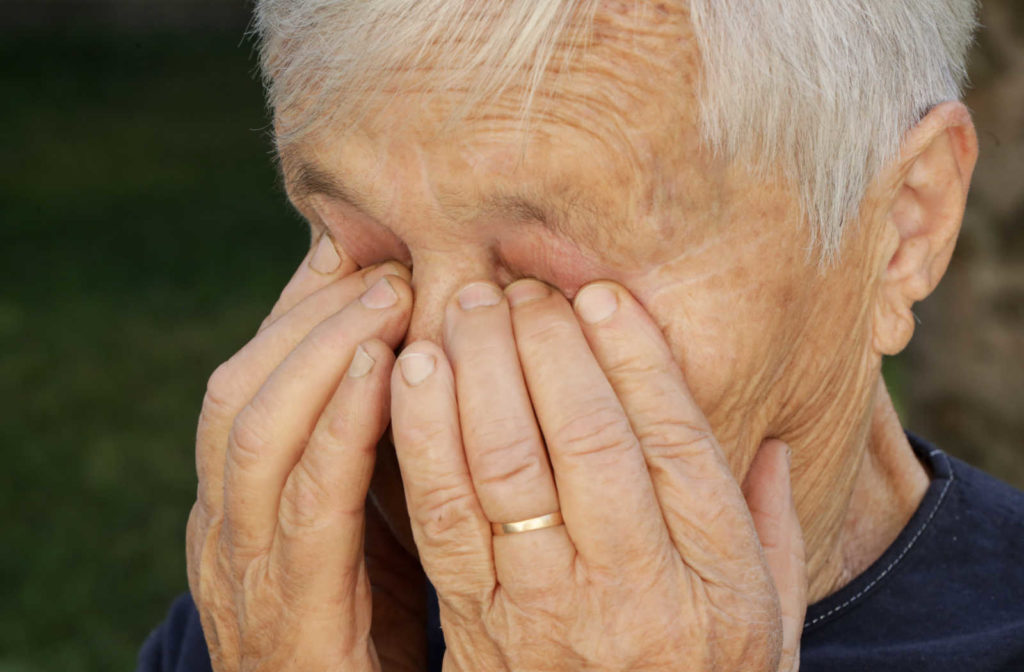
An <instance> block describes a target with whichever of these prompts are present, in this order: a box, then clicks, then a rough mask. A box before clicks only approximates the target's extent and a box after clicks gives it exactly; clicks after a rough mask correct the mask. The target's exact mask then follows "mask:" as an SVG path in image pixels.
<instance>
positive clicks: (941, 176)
mask: <svg viewBox="0 0 1024 672" xmlns="http://www.w3.org/2000/svg"><path fill="white" fill-rule="evenodd" d="M977 158H978V138H977V135H976V134H975V131H974V124H973V123H972V122H971V115H970V112H968V111H967V108H966V107H965V106H964V105H963V104H962V103H960V102H947V103H942V104H940V105H938V106H936V107H935V108H933V109H932V110H931V111H930V112H929V113H928V115H927V116H925V118H924V119H922V120H921V122H920V123H919V124H918V125H917V126H915V127H914V128H913V129H911V130H910V132H909V133H907V135H906V136H905V138H904V141H903V145H902V147H901V151H900V157H899V159H898V160H897V161H896V162H895V163H894V164H892V165H891V166H890V167H889V168H887V169H886V170H884V171H883V173H882V175H881V176H880V177H882V179H883V183H885V184H887V185H888V187H889V188H888V190H887V193H889V194H890V197H889V203H888V207H883V208H882V209H881V212H882V213H883V217H884V221H883V222H882V229H883V230H882V232H881V236H880V240H883V241H885V243H884V244H883V246H882V249H881V253H882V255H883V258H882V259H881V262H882V263H881V264H880V267H881V277H880V278H879V284H878V291H877V294H876V297H875V301H876V305H875V320H874V325H873V326H874V334H873V336H874V345H875V349H876V351H877V352H878V353H879V354H881V355H895V354H896V353H898V352H900V351H901V350H903V348H905V347H906V346H907V343H909V342H910V337H911V336H913V334H914V314H913V312H912V309H913V306H914V303H916V302H918V301H921V300H922V299H924V298H925V297H927V296H928V295H929V294H931V293H932V291H933V290H934V289H935V286H936V285H938V284H939V280H941V279H942V276H943V275H944V274H945V272H946V267H947V266H948V265H949V259H950V257H951V256H952V255H953V248H954V247H955V246H956V239H957V236H958V235H959V233H960V224H961V222H962V221H963V215H964V207H965V206H966V204H967V190H968V188H969V186H970V183H971V174H972V173H973V172H974V164H975V161H976V160H977Z"/></svg>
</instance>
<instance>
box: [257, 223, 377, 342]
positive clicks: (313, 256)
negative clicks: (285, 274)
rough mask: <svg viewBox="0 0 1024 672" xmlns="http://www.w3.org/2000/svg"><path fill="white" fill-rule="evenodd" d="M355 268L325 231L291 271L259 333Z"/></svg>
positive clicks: (354, 264)
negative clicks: (293, 271) (293, 270)
mask: <svg viewBox="0 0 1024 672" xmlns="http://www.w3.org/2000/svg"><path fill="white" fill-rule="evenodd" d="M358 268H359V267H358V266H357V265H356V263H355V262H354V261H352V258H351V257H349V256H348V255H347V254H345V252H344V251H343V250H342V249H341V247H340V246H339V245H338V244H337V243H336V242H335V241H334V238H333V236H331V234H330V233H329V232H327V231H324V232H323V233H321V234H320V237H319V238H317V239H316V240H315V241H314V242H313V245H312V247H310V249H309V252H308V253H306V256H305V257H304V258H303V260H302V263H301V264H299V267H298V268H297V269H295V273H294V274H293V275H292V277H291V280H289V281H288V284H287V285H285V287H284V289H283V290H282V291H281V296H280V297H278V299H277V302H276V303H274V307H273V308H271V310H270V314H269V315H268V316H267V318H266V319H265V320H263V324H261V325H260V328H259V331H263V330H264V329H266V328H267V327H268V326H270V325H271V324H273V323H274V322H275V321H276V320H277V318H279V317H281V316H282V315H284V314H285V313H287V312H288V311H289V310H291V309H292V308H294V307H295V305H296V304H298V303H299V302H300V301H302V300H303V299H304V298H306V297H307V296H309V295H310V294H313V293H314V292H316V291H318V290H320V289H323V288H324V287H326V286H327V285H329V284H331V283H332V282H334V281H335V280H337V279H339V278H343V277H345V276H346V275H349V274H351V273H354V272H355V271H356V270H357V269H358Z"/></svg>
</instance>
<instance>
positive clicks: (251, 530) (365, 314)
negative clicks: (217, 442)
mask: <svg viewBox="0 0 1024 672" xmlns="http://www.w3.org/2000/svg"><path fill="white" fill-rule="evenodd" d="M411 304H412V290H411V289H410V288H409V286H408V285H407V284H405V283H404V282H402V281H401V280H399V279H398V278H395V277H387V278H381V279H380V280H379V281H377V283H376V284H374V285H373V286H372V287H371V288H370V289H368V290H366V292H364V293H363V295H362V296H361V297H360V299H359V300H358V301H354V302H352V303H350V304H349V305H347V306H346V307H345V308H343V309H342V310H341V311H340V312H338V313H337V314H336V315H334V316H332V317H331V318H329V319H327V320H326V321H324V322H322V323H321V324H320V325H318V326H317V327H316V328H314V329H313V330H312V331H311V332H310V333H309V335H308V336H306V338H305V339H303V341H302V343H301V344H299V346H298V347H296V348H295V349H294V350H293V351H292V352H291V353H290V354H289V355H288V356H287V357H286V358H285V360H284V361H283V362H282V363H281V365H280V366H279V367H278V368H277V369H275V370H274V372H273V373H272V374H270V377H269V378H268V379H267V382H266V383H264V385H263V386H262V387H261V388H260V390H259V392H257V393H256V396H255V397H253V399H252V401H250V402H249V403H248V404H247V405H246V406H245V407H244V408H243V409H242V410H241V411H240V412H239V413H238V415H237V416H236V418H235V422H234V424H233V425H232V428H231V432H230V434H229V436H228V449H227V457H226V460H225V467H224V497H225V499H224V515H225V522H226V534H225V538H226V541H227V544H228V546H227V547H228V548H229V549H230V550H231V551H232V553H233V555H234V556H235V557H236V558H237V560H238V562H241V563H244V562H245V561H246V558H247V556H249V555H252V554H257V553H261V552H263V551H264V550H266V549H267V548H269V546H270V542H271V540H272V538H273V535H274V530H275V528H276V526H277V514H278V507H279V499H280V495H281V490H282V488H283V487H284V483H285V479H286V478H287V476H288V474H289V472H291V470H292V467H294V466H295V463H296V462H297V461H298V459H299V456H300V455H301V454H302V451H303V449H304V448H305V446H306V441H307V439H308V438H309V437H310V435H311V434H312V431H313V429H314V426H315V424H316V422H317V419H318V418H319V417H320V414H321V413H322V411H323V409H324V407H325V405H326V403H327V401H328V399H329V398H330V397H331V395H332V393H333V392H334V390H335V389H336V388H337V386H338V383H339V381H340V380H341V376H342V373H343V372H344V371H345V370H346V369H347V368H348V366H349V363H350V362H351V360H352V354H353V352H354V350H355V348H356V345H357V344H358V343H361V342H363V341H367V340H370V339H373V338H380V339H381V340H383V341H385V342H386V343H388V344H389V345H390V346H391V347H395V346H396V345H397V344H398V342H399V341H400V340H401V338H402V337H403V335H404V334H405V330H406V327H407V324H408V318H409V310H410V306H411Z"/></svg>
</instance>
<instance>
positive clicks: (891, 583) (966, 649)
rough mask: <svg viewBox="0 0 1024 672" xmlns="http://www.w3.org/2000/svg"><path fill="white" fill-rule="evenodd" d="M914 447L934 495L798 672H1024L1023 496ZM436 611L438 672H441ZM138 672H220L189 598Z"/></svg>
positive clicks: (808, 631) (820, 614)
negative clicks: (213, 670)
mask: <svg viewBox="0 0 1024 672" xmlns="http://www.w3.org/2000/svg"><path fill="white" fill-rule="evenodd" d="M908 438H909V439H910V442H911V445H912V446H913V447H914V450H915V451H916V452H917V455H918V457H919V458H920V459H921V461H922V463H923V464H925V466H926V467H927V468H928V469H929V471H930V472H931V485H930V486H929V488H928V491H927V492H926V493H925V496H924V499H923V500H922V501H921V505H920V506H919V507H918V510H917V512H916V513H915V514H914V516H913V517H912V518H911V519H910V522H909V523H908V524H907V526H906V528H904V530H903V531H902V532H901V533H900V536H899V537H898V538H897V539H896V541H895V542H894V543H893V544H892V546H890V547H889V549H888V550H887V551H886V552H885V553H884V554H883V555H882V557H881V558H879V559H878V561H877V562H875V563H874V564H873V565H871V567H869V568H868V569H867V571H865V572H864V573H863V574H861V575H860V576H858V577H857V578H856V579H854V580H853V582H851V583H850V584H849V585H847V586H846V587H845V588H843V589H842V590H840V591H839V592H837V593H835V594H834V595H830V596H829V597H827V598H825V599H824V600H822V601H820V602H818V603H816V604H812V605H811V606H810V607H809V608H808V610H807V618H806V620H805V622H804V634H803V639H802V642H801V649H800V658H801V663H800V670H801V672H819V671H821V672H826V671H827V672H846V671H850V672H853V671H856V672H863V671H864V670H870V671H871V672H887V671H890V670H891V671H896V670H899V671H901V672H902V671H905V670H928V671H938V672H941V671H944V670H948V671H950V672H981V671H983V670H984V671H986V672H987V671H995V670H1005V671H1011V670H1013V671H1020V670H1024V493H1022V492H1020V491H1018V490H1014V489H1013V488H1011V487H1010V486H1008V485H1006V484H1004V483H1002V482H1000V481H998V480H996V479H994V478H992V477H991V476H988V475H987V474H984V473H983V472H981V471H978V470H977V469H974V468H973V467H970V466H968V465H967V464H964V463H963V462H961V461H959V460H957V459H954V458H951V457H949V456H948V455H946V454H945V453H943V452H942V451H940V450H938V449H937V448H935V447H933V446H931V445H930V444H928V443H927V442H925V441H922V440H921V439H918V438H917V437H914V436H913V435H910V434H908ZM431 602H432V605H431V607H432V608H431V614H430V618H429V624H428V636H429V638H430V642H431V647H430V649H431V651H430V658H431V665H430V669H431V670H440V669H441V667H440V661H441V654H442V651H443V647H444V641H443V639H442V637H441V631H440V627H439V625H438V619H437V613H436V609H437V606H436V600H431ZM138 670H139V672H206V671H208V670H211V668H210V658H209V654H208V653H207V650H206V642H205V641H204V639H203V632H202V627H201V626H200V624H199V614H198V613H197V612H196V608H195V605H194V604H193V603H192V599H191V597H189V596H188V595H183V596H182V597H180V598H178V600H177V601H176V602H175V603H174V605H173V606H172V607H171V611H170V614H169V615H168V617H167V620H166V621H164V623H163V624H162V625H161V626H160V627H158V628H157V629H156V630H154V631H153V633H152V634H151V635H150V636H149V638H148V639H147V640H146V642H145V644H144V645H143V647H142V651H141V653H140V654H139V666H138Z"/></svg>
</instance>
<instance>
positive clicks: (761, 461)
mask: <svg viewBox="0 0 1024 672" xmlns="http://www.w3.org/2000/svg"><path fill="white" fill-rule="evenodd" d="M789 455H790V451H789V447H788V446H787V445H786V444H785V443H783V442H782V441H779V440H777V439H775V440H768V441H765V442H764V443H762V444H761V448H760V449H759V450H758V452H757V455H755V456H754V461H753V462H752V463H751V465H750V471H748V472H747V477H746V479H745V480H744V482H743V494H744V496H745V497H746V500H747V506H748V507H749V509H750V513H751V515H752V516H753V518H754V527H755V528H756V529H757V536H758V538H759V539H760V541H761V547H762V548H763V549H764V554H765V558H766V559H767V561H768V569H769V571H770V572H771V576H772V580H773V581H774V582H775V589H776V591H777V592H778V594H779V604H780V606H781V608H782V661H781V664H780V665H779V669H780V670H783V671H785V672H790V671H791V670H796V669H797V667H798V666H799V661H800V635H801V633H802V632H803V626H804V615H805V613H806V611H807V563H806V560H805V557H804V540H803V533H802V531H801V528H800V521H799V519H798V518H797V515H796V505H795V504H794V502H793V491H792V487H791V484H790V459H789Z"/></svg>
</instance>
